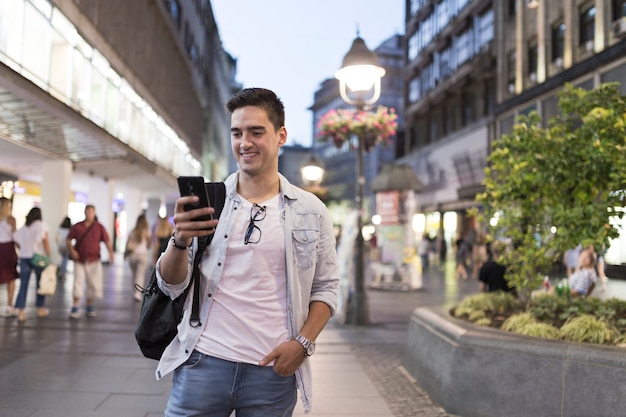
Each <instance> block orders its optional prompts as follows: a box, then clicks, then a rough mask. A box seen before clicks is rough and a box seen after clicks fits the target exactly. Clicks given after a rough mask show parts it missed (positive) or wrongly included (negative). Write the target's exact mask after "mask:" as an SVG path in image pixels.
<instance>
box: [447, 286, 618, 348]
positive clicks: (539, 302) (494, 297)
mask: <svg viewBox="0 0 626 417" xmlns="http://www.w3.org/2000/svg"><path fill="white" fill-rule="evenodd" d="M451 314H452V315H454V316H455V317H459V318H463V319H466V320H469V321H472V322H474V324H477V325H480V326H492V327H499V328H500V329H501V330H505V331H509V332H513V333H518V334H522V335H526V336H534V337H541V338H546V339H558V338H561V339H564V340H568V341H574V342H587V343H596V344H614V345H618V346H626V300H621V299H617V298H611V299H609V300H606V301H603V300H600V299H599V298H594V297H587V298H576V299H572V300H567V299H566V298H563V297H559V296H557V295H555V294H539V295H537V296H535V297H534V298H533V299H532V301H531V303H530V306H529V307H528V308H527V309H526V310H524V306H523V305H522V304H521V303H520V302H519V301H518V300H516V299H515V298H514V297H512V296H511V295H510V294H508V293H480V294H475V295H472V296H469V297H467V298H465V299H464V300H463V301H462V302H461V303H460V304H459V305H458V306H457V307H455V308H453V309H451ZM505 317H508V318H506V320H505V319H504V318H505ZM503 320H504V322H502V321H503Z"/></svg>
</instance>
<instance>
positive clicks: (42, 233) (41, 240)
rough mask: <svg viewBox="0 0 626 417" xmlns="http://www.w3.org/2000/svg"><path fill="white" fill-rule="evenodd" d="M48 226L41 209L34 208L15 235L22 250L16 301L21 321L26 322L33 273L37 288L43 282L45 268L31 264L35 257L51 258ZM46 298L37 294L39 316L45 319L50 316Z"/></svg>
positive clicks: (16, 241)
mask: <svg viewBox="0 0 626 417" xmlns="http://www.w3.org/2000/svg"><path fill="white" fill-rule="evenodd" d="M48 230H49V229H48V225H47V224H46V223H44V222H43V221H42V218H41V209H40V208H39V207H33V208H32V209H30V211H29V212H28V214H27V215H26V224H25V225H24V226H23V227H21V228H20V229H19V230H18V231H17V232H15V233H14V235H13V238H14V240H15V243H16V244H17V246H18V248H19V249H20V290H19V292H18V294H17V300H16V301H15V308H16V309H17V317H18V320H19V321H25V320H26V312H25V311H24V308H25V306H26V294H27V292H28V282H29V281H30V274H31V272H34V273H35V277H36V278H37V286H36V288H37V287H39V281H40V280H41V271H43V268H41V267H39V266H34V265H32V264H31V259H32V258H33V255H35V254H40V255H44V254H45V255H46V256H47V257H48V259H49V258H50V242H49V240H48ZM45 301H46V297H45V296H44V295H41V294H37V299H36V302H35V305H36V306H37V315H38V316H39V317H44V316H47V315H48V313H49V312H48V309H47V308H45V307H44V304H45Z"/></svg>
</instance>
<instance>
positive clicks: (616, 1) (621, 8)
mask: <svg viewBox="0 0 626 417" xmlns="http://www.w3.org/2000/svg"><path fill="white" fill-rule="evenodd" d="M624 16H626V0H613V20H617V19H619V18H620V17H624Z"/></svg>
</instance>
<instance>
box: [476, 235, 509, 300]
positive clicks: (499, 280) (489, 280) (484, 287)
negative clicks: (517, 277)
mask: <svg viewBox="0 0 626 417" xmlns="http://www.w3.org/2000/svg"><path fill="white" fill-rule="evenodd" d="M504 249H505V243H504V242H501V241H499V240H496V241H495V242H493V244H492V245H491V255H492V256H491V257H490V258H488V259H487V261H486V262H484V263H483V264H482V265H481V267H480V270H479V272H478V281H479V282H480V289H481V291H485V292H496V291H504V292H511V293H514V294H516V291H515V287H512V286H510V285H509V283H508V281H507V280H506V278H505V274H506V268H505V266H504V265H502V264H500V263H499V262H498V261H497V259H498V258H499V257H500V256H501V255H502V254H503V252H504Z"/></svg>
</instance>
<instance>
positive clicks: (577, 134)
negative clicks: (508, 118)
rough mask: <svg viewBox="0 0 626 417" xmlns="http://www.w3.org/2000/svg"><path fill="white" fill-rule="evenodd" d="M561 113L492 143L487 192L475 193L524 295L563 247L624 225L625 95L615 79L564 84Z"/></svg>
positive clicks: (600, 243)
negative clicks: (505, 246) (618, 221)
mask: <svg viewBox="0 0 626 417" xmlns="http://www.w3.org/2000/svg"><path fill="white" fill-rule="evenodd" d="M559 110H560V114H559V115H558V116H556V117H553V118H552V119H550V121H549V124H548V127H547V128H543V127H542V126H541V119H540V117H539V116H538V114H537V113H536V112H531V113H530V115H529V116H520V117H518V119H517V120H516V124H515V126H514V127H513V132H512V133H511V134H510V135H503V136H502V137H501V138H499V139H497V140H496V141H494V143H493V150H492V152H491V154H490V155H489V156H488V158H487V162H488V167H487V168H486V169H485V173H486V179H485V192H484V193H482V194H480V195H479V196H478V197H477V200H478V201H479V202H480V203H481V204H482V205H483V207H484V212H483V214H482V217H483V218H486V219H493V220H492V221H491V222H490V223H491V236H492V237H493V238H496V239H498V238H499V239H505V240H507V241H508V242H509V243H510V244H509V250H508V251H507V252H506V253H505V254H504V255H503V256H502V258H501V259H499V261H500V262H502V263H503V264H504V265H506V267H507V275H506V279H507V280H508V281H509V283H510V284H511V285H514V286H515V287H516V288H517V290H518V293H519V294H520V296H521V297H522V299H524V300H526V301H527V302H530V294H531V292H532V291H533V290H534V289H536V288H538V287H540V286H541V283H542V280H543V276H544V275H545V274H546V273H547V272H548V271H549V269H550V268H551V267H552V264H553V263H554V261H556V260H557V259H558V257H559V256H561V254H562V253H563V252H564V251H565V250H567V249H569V248H573V247H575V246H576V245H578V244H579V243H581V244H582V245H583V246H588V245H594V246H595V247H596V249H600V248H602V247H606V246H607V245H608V243H609V239H610V238H615V237H617V236H618V234H619V230H618V229H617V228H616V227H615V226H612V225H611V221H610V219H611V217H613V216H615V217H618V218H621V217H622V216H623V212H622V211H620V210H619V208H620V207H622V206H623V205H624V197H625V188H626V187H625V182H626V158H624V150H625V147H626V101H625V100H624V97H622V96H620V94H619V90H618V86H617V84H616V83H610V84H603V85H601V86H599V87H598V88H596V89H594V90H591V91H587V90H584V89H582V88H575V87H572V86H571V85H566V86H565V89H564V90H563V91H562V92H561V93H560V94H559Z"/></svg>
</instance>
